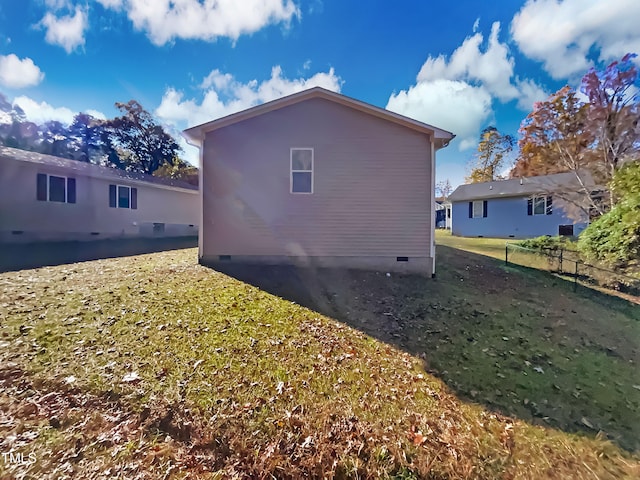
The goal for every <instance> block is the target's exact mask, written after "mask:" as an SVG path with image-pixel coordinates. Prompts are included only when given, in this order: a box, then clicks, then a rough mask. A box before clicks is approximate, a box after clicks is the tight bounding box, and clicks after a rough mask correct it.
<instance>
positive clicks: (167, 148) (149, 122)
mask: <svg viewBox="0 0 640 480" xmlns="http://www.w3.org/2000/svg"><path fill="white" fill-rule="evenodd" d="M115 106H116V108H117V109H118V110H119V112H120V114H121V115H120V116H117V117H114V118H111V119H107V120H103V119H98V118H95V117H93V116H91V115H89V114H87V113H78V114H77V115H76V116H75V117H74V118H73V121H72V122H71V123H70V124H69V125H66V124H64V123H62V122H59V121H57V120H51V121H48V122H45V123H43V124H40V125H39V124H36V123H34V122H31V121H29V120H28V119H27V117H26V115H25V113H24V111H23V110H22V109H21V108H20V107H19V106H18V105H15V104H11V103H10V102H9V101H8V100H7V98H6V97H5V96H4V95H3V94H2V93H0V115H2V116H3V117H4V122H2V123H0V143H1V144H2V145H5V146H8V147H14V148H20V149H23V150H30V151H34V152H38V153H44V154H48V155H54V156H57V157H63V158H69V159H72V160H77V161H81V162H88V163H94V164H98V165H103V166H109V167H114V168H120V169H123V170H126V171H130V172H139V173H146V174H149V175H155V176H161V177H169V178H174V179H180V180H184V181H187V182H189V183H191V184H194V185H197V182H198V169H197V168H196V167H193V166H191V165H190V164H188V163H187V162H185V161H184V160H183V159H182V158H181V157H180V153H181V152H182V148H181V147H180V145H178V143H177V142H176V140H175V139H174V138H173V137H172V136H171V134H169V133H168V132H167V131H166V130H165V129H164V127H163V126H162V125H160V124H159V123H158V122H157V121H156V119H155V118H154V117H153V115H151V114H150V113H149V112H148V111H146V110H145V109H144V108H143V107H142V105H141V104H140V103H139V102H137V101H136V100H130V101H129V102H127V103H120V102H117V103H116V104H115Z"/></svg>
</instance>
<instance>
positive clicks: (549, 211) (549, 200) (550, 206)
mask: <svg viewBox="0 0 640 480" xmlns="http://www.w3.org/2000/svg"><path fill="white" fill-rule="evenodd" d="M546 207H547V208H546V214H547V215H551V214H552V213H553V197H552V196H551V195H549V196H548V197H547V205H546Z"/></svg>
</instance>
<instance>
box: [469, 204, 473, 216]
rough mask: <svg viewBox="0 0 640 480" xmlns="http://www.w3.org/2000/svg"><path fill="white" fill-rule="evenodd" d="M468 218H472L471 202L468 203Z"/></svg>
mask: <svg viewBox="0 0 640 480" xmlns="http://www.w3.org/2000/svg"><path fill="white" fill-rule="evenodd" d="M469 218H473V202H469Z"/></svg>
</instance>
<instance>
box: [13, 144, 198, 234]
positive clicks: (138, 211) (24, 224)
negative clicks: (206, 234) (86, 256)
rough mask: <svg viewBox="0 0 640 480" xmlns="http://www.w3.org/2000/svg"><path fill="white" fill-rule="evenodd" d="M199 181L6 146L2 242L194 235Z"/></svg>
mask: <svg viewBox="0 0 640 480" xmlns="http://www.w3.org/2000/svg"><path fill="white" fill-rule="evenodd" d="M199 212H200V203H199V195H198V189H197V187H195V186H192V185H189V184H186V183H183V182H177V181H173V180H168V179H161V178H156V177H152V176H149V175H144V174H136V173H131V172H125V171H123V170H118V169H114V168H108V167H102V166H98V165H93V164H89V163H85V162H79V161H75V160H68V159H64V158H59V157H53V156H50V155H42V154H39V153H35V152H28V151H24V150H18V149H14V148H9V147H0V242H5V243H28V242H41V241H89V240H101V239H106V238H131V237H180V236H195V235H197V233H198V221H199V219H200V213H199Z"/></svg>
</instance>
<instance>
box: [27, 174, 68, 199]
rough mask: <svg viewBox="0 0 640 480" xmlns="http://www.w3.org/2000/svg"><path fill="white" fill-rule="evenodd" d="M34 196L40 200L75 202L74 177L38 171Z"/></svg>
mask: <svg viewBox="0 0 640 480" xmlns="http://www.w3.org/2000/svg"><path fill="white" fill-rule="evenodd" d="M36 198H37V199H38V200H39V201H41V202H47V201H48V202H59V203H76V179H75V178H71V177H59V176H57V175H47V174H46V173H39V174H38V175H37V179H36Z"/></svg>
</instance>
